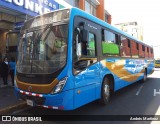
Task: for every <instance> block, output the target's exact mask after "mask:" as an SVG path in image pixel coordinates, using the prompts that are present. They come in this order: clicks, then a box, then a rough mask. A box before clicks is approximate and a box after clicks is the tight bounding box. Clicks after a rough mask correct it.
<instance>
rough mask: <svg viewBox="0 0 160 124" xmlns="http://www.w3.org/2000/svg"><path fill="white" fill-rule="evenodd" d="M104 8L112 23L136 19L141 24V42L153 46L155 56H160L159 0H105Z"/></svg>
mask: <svg viewBox="0 0 160 124" xmlns="http://www.w3.org/2000/svg"><path fill="white" fill-rule="evenodd" d="M105 9H106V10H107V11H108V12H109V13H110V14H111V15H112V25H113V24H117V23H124V22H131V21H137V22H138V25H140V26H143V42H144V43H147V44H149V45H152V46H154V49H155V50H154V51H155V52H154V53H155V57H156V58H157V57H160V38H159V37H160V0H105ZM158 53H159V55H158Z"/></svg>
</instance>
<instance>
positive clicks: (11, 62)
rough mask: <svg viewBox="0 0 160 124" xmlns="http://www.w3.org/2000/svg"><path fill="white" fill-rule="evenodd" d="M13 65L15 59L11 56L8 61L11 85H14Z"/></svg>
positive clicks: (14, 64)
mask: <svg viewBox="0 0 160 124" xmlns="http://www.w3.org/2000/svg"><path fill="white" fill-rule="evenodd" d="M15 66H16V63H15V59H14V58H13V57H12V58H11V61H10V62H9V67H10V76H11V79H12V86H14V72H15Z"/></svg>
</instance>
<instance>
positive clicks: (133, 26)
mask: <svg viewBox="0 0 160 124" xmlns="http://www.w3.org/2000/svg"><path fill="white" fill-rule="evenodd" d="M115 26H116V27H117V28H119V29H120V30H122V31H124V32H126V33H128V34H130V35H132V36H133V37H135V38H137V39H139V40H141V41H143V27H142V26H139V25H138V23H137V22H126V23H119V24H115Z"/></svg>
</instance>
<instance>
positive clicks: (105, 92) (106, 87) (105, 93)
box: [104, 84, 110, 100]
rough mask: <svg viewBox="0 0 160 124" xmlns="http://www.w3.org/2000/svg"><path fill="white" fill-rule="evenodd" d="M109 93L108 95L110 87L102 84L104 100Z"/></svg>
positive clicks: (107, 97)
mask: <svg viewBox="0 0 160 124" xmlns="http://www.w3.org/2000/svg"><path fill="white" fill-rule="evenodd" d="M109 95H110V88H109V85H108V84H105V85H104V97H105V99H106V100H108V99H109Z"/></svg>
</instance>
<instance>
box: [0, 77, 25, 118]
mask: <svg viewBox="0 0 160 124" xmlns="http://www.w3.org/2000/svg"><path fill="white" fill-rule="evenodd" d="M25 106H26V103H25V102H24V101H22V100H18V99H17V98H16V96H15V95H14V87H13V86H12V83H11V79H10V78H9V79H8V85H7V86H6V85H3V81H2V78H1V77H0V115H4V114H9V113H11V112H12V111H14V110H16V109H18V108H22V107H25Z"/></svg>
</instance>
